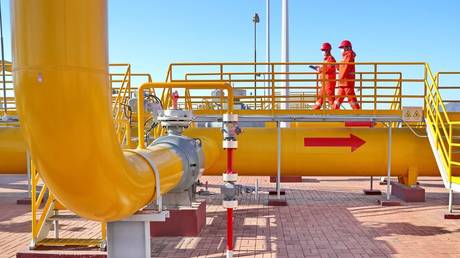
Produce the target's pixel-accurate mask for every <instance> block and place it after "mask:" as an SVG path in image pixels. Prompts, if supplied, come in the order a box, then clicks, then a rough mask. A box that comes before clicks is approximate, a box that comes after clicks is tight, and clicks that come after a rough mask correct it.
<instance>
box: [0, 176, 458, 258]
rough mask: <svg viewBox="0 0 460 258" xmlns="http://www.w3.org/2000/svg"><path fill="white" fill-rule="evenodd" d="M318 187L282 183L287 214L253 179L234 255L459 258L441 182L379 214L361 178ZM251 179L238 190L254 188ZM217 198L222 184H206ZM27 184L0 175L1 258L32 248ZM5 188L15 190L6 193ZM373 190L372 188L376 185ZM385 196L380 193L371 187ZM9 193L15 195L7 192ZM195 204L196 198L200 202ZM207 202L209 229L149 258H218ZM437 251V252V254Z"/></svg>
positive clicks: (220, 247)
mask: <svg viewBox="0 0 460 258" xmlns="http://www.w3.org/2000/svg"><path fill="white" fill-rule="evenodd" d="M317 179H318V180H319V183H318V182H317V183H311V182H307V183H295V184H292V183H291V184H289V183H283V184H282V188H283V189H284V190H286V196H284V198H286V200H287V201H288V203H289V206H287V207H268V206H264V203H265V202H266V200H267V199H268V194H267V192H268V190H270V189H273V184H270V183H269V182H268V177H259V185H260V188H261V190H262V191H263V192H262V193H261V194H260V199H259V200H255V198H254V195H251V194H245V195H244V196H243V197H242V199H241V200H240V206H239V207H238V209H237V210H236V211H235V219H234V227H235V228H234V231H235V232H234V235H235V256H239V257H395V256H396V257H421V256H423V257H460V232H459V226H460V224H459V222H458V221H446V220H444V219H443V214H444V213H445V211H446V202H447V191H446V190H445V189H444V188H443V187H442V182H441V181H440V179H437V178H436V179H432V178H423V179H421V180H420V181H421V185H422V186H424V185H425V188H426V192H427V195H426V199H427V202H425V203H403V206H399V207H380V206H378V205H377V204H376V201H377V200H378V198H381V197H379V196H365V195H364V194H362V192H361V190H362V189H363V188H365V187H367V184H368V179H367V178H335V177H334V178H321V177H317ZM255 180H256V178H255V177H240V178H239V183H241V184H246V185H251V184H254V182H255ZM202 181H209V185H210V191H211V192H218V191H219V189H218V186H219V185H220V184H221V177H204V178H203V180H202ZM24 183H25V177H21V176H14V177H9V178H7V179H5V177H4V176H0V209H1V211H2V212H0V257H13V256H14V254H15V252H17V251H19V250H21V249H24V248H26V247H27V245H28V243H29V241H30V233H29V231H30V213H29V209H30V208H29V207H28V206H24V205H15V204H14V203H15V201H16V199H19V198H23V197H25V196H26V192H25V191H24V190H17V189H18V188H17V185H18V184H19V185H22V187H23V189H26V188H27V187H26V185H25V184H24ZM11 184H15V185H14V187H11ZM375 185H377V184H375ZM376 188H378V189H380V190H382V191H385V186H378V185H377V186H376ZM12 189H13V190H12ZM200 198H201V197H200ZM204 198H205V199H206V200H207V203H208V207H207V212H208V213H207V219H206V224H207V226H206V227H205V228H204V230H203V231H202V233H201V234H200V235H199V236H198V237H194V238H190V237H174V238H154V239H152V256H153V257H224V256H225V248H226V238H225V237H226V219H225V216H224V215H225V210H224V209H223V208H222V206H221V199H220V198H221V197H220V196H219V195H213V196H207V197H204ZM62 228H63V231H62V233H61V236H69V237H70V236H71V237H82V236H86V237H93V238H95V237H99V226H98V223H94V222H84V221H76V222H75V221H71V222H65V223H63V225H62ZM440 246H442V248H440Z"/></svg>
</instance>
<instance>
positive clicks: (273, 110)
mask: <svg viewBox="0 0 460 258" xmlns="http://www.w3.org/2000/svg"><path fill="white" fill-rule="evenodd" d="M271 69H272V73H271V81H272V94H271V98H272V99H271V101H272V113H274V112H275V109H276V101H275V96H276V93H275V65H274V64H271Z"/></svg>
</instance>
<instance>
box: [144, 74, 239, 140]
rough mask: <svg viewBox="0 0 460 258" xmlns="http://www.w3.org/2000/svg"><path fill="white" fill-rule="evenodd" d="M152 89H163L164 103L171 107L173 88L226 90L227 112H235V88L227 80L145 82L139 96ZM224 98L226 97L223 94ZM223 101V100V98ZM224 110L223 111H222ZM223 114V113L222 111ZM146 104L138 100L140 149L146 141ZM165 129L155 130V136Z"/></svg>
mask: <svg viewBox="0 0 460 258" xmlns="http://www.w3.org/2000/svg"><path fill="white" fill-rule="evenodd" d="M150 89H163V96H162V100H163V103H167V105H166V106H165V107H169V105H168V104H169V102H170V100H171V97H168V96H169V95H171V90H172V89H184V90H185V91H186V92H187V91H188V92H189V91H190V90H208V89H217V90H222V91H223V90H225V91H227V96H226V97H225V99H226V103H228V105H227V107H228V108H227V111H226V112H227V113H233V111H234V109H233V106H234V103H233V98H234V96H233V89H232V87H231V86H230V85H229V84H228V83H225V82H164V83H162V82H156V83H154V82H150V83H144V84H142V85H141V86H140V87H139V89H138V96H143V94H144V91H146V90H150ZM221 98H222V99H223V98H224V97H223V96H221ZM222 103H223V100H222ZM222 112H223V111H222ZM221 114H223V113H221ZM144 118H145V117H144V104H143V102H141V101H138V102H137V119H138V124H137V129H138V136H139V142H138V146H137V147H138V148H139V149H144V148H145V142H144V141H143V140H142V139H143V137H142V136H143V135H144V133H145V132H144V130H145V129H144ZM158 128H159V130H164V129H162V128H161V127H158ZM163 132H164V131H159V132H155V134H157V135H155V138H156V137H158V136H159V135H162V133H163Z"/></svg>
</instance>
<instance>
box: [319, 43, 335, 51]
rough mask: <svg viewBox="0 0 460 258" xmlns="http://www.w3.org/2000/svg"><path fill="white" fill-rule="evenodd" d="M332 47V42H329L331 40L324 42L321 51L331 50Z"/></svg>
mask: <svg viewBox="0 0 460 258" xmlns="http://www.w3.org/2000/svg"><path fill="white" fill-rule="evenodd" d="M331 49H332V46H331V44H329V42H324V43H323V45H322V46H321V51H325V50H331Z"/></svg>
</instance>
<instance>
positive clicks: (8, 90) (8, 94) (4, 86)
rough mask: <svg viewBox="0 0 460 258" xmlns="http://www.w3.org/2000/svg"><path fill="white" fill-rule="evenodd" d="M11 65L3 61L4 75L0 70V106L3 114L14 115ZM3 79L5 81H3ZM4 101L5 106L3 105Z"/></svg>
mask: <svg viewBox="0 0 460 258" xmlns="http://www.w3.org/2000/svg"><path fill="white" fill-rule="evenodd" d="M1 67H2V66H1V64H0V69H1ZM12 67H13V65H12V64H11V63H9V62H7V63H5V76H4V77H3V71H2V70H0V89H1V92H2V93H1V97H0V108H1V109H2V112H1V113H2V114H3V115H16V100H15V98H14V87H13V75H12V74H11V70H12ZM3 79H4V80H5V83H3ZM5 103H6V106H5Z"/></svg>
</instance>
